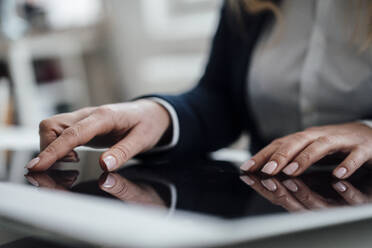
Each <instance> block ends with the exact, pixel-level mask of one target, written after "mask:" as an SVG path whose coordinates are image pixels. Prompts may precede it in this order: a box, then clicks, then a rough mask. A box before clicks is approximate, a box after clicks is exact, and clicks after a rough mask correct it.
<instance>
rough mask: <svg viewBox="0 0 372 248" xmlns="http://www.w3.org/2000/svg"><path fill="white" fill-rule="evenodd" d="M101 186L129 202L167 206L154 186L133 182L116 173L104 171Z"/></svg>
mask: <svg viewBox="0 0 372 248" xmlns="http://www.w3.org/2000/svg"><path fill="white" fill-rule="evenodd" d="M99 187H100V188H101V189H102V190H103V191H105V192H107V193H109V194H111V195H113V196H114V197H116V198H118V199H120V200H122V201H125V202H127V203H135V204H141V205H155V206H159V207H166V203H165V202H164V201H163V200H162V199H161V198H160V196H159V195H158V193H157V192H156V191H155V190H154V188H152V187H151V186H149V185H145V184H138V183H133V182H131V181H129V180H128V179H126V178H124V177H122V176H120V175H119V174H116V173H104V174H103V175H102V176H101V178H100V180H99Z"/></svg>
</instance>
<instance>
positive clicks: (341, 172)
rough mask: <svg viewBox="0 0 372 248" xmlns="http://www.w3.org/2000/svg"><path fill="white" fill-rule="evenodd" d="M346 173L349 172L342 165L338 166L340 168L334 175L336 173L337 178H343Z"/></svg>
mask: <svg viewBox="0 0 372 248" xmlns="http://www.w3.org/2000/svg"><path fill="white" fill-rule="evenodd" d="M346 173H347V170H346V168H344V167H341V168H338V169H337V170H336V171H335V173H334V175H335V176H336V177H337V178H343V177H344V176H345V175H346Z"/></svg>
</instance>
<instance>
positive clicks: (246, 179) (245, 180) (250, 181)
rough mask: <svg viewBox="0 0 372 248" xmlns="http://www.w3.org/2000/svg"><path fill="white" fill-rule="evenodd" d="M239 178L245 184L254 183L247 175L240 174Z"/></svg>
mask: <svg viewBox="0 0 372 248" xmlns="http://www.w3.org/2000/svg"><path fill="white" fill-rule="evenodd" d="M240 179H241V180H242V181H243V182H245V183H246V184H248V185H249V186H251V185H253V184H254V181H253V180H252V179H251V178H250V177H249V176H242V177H240Z"/></svg>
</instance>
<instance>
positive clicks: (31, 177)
mask: <svg viewBox="0 0 372 248" xmlns="http://www.w3.org/2000/svg"><path fill="white" fill-rule="evenodd" d="M78 176H79V172H78V171H74V170H73V171H59V170H50V171H48V172H30V173H28V174H27V175H25V178H26V179H27V181H28V182H29V183H31V184H32V185H34V186H36V187H44V188H50V189H57V190H63V191H69V189H70V188H71V187H72V185H73V184H74V182H75V181H76V179H77V178H78Z"/></svg>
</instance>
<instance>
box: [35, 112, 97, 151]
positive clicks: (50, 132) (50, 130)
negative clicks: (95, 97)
mask: <svg viewBox="0 0 372 248" xmlns="http://www.w3.org/2000/svg"><path fill="white" fill-rule="evenodd" d="M93 110H94V108H91V107H89V108H83V109H80V110H78V111H75V112H72V113H67V114H59V115H56V116H54V117H52V118H49V119H45V120H43V121H41V122H40V124H39V135H40V151H42V150H44V149H45V148H46V147H47V146H48V145H49V144H50V143H52V142H53V141H54V140H55V139H56V138H57V137H58V136H59V135H60V134H61V133H62V132H63V130H64V129H65V128H66V127H69V126H71V125H73V123H76V122H78V121H80V120H82V119H85V118H86V117H88V116H89V115H90V114H91V113H92V112H93Z"/></svg>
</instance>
